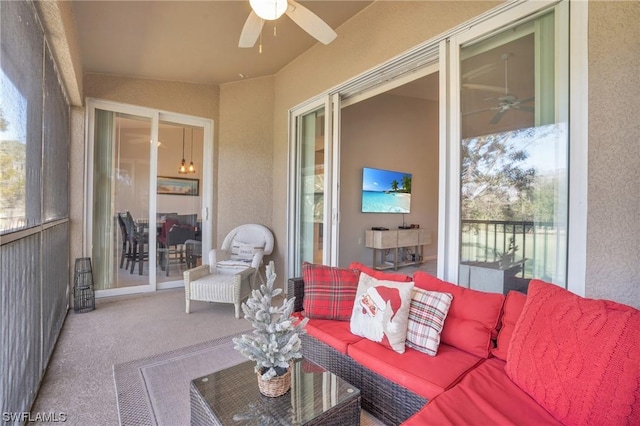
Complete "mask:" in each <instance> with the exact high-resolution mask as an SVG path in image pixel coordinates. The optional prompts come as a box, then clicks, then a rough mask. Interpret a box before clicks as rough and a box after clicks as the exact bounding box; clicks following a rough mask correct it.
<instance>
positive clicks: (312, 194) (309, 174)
mask: <svg viewBox="0 0 640 426" xmlns="http://www.w3.org/2000/svg"><path fill="white" fill-rule="evenodd" d="M325 110H326V108H325V106H324V105H322V106H319V107H316V108H315V109H313V110H312V111H308V112H304V113H301V114H299V115H298V116H296V117H295V125H296V135H297V139H298V143H297V144H296V149H295V151H294V153H293V155H294V156H295V159H296V164H297V166H296V167H295V168H294V170H295V172H294V173H295V174H294V182H295V183H294V185H295V190H294V191H295V201H294V209H293V211H292V219H293V226H294V229H293V230H292V231H293V232H292V233H291V235H293V241H292V244H291V245H290V247H291V248H292V250H293V253H292V254H293V258H292V259H293V262H292V265H291V267H292V274H291V275H290V276H300V274H301V273H302V270H301V265H302V263H303V262H310V263H324V262H325V259H326V248H325V238H324V235H325V231H326V224H327V223H326V217H325V189H326V187H325V182H326V179H325V162H326V159H327V157H326V153H325V145H326V138H325V135H326V130H325V124H326V113H325Z"/></svg>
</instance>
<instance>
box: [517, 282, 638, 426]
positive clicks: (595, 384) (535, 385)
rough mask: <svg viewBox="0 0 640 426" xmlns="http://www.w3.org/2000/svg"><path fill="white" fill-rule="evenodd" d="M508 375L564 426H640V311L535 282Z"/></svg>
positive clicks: (520, 322) (528, 299)
mask: <svg viewBox="0 0 640 426" xmlns="http://www.w3.org/2000/svg"><path fill="white" fill-rule="evenodd" d="M505 371H506V372H507V375H508V376H509V377H510V378H511V380H513V381H514V382H515V383H516V384H517V385H518V386H519V387H520V388H521V389H523V390H524V391H525V392H527V393H528V394H529V395H530V396H531V397H532V398H533V399H534V400H536V401H537V402H538V403H539V404H540V405H541V406H543V407H544V408H545V409H546V410H547V411H549V412H550V413H551V414H552V415H553V416H554V417H555V418H557V419H558V420H559V421H561V422H562V423H564V424H566V425H614V424H615V425H625V424H626V425H634V424H635V425H637V424H640V311H638V310H637V309H634V308H632V307H630V306H625V305H621V304H619V303H615V302H610V301H607V300H595V299H587V298H582V297H580V296H576V295H575V294H572V293H570V292H568V291H567V290H565V289H563V288H560V287H558V286H556V285H553V284H548V283H545V282H542V281H539V280H532V281H531V282H530V283H529V290H528V293H527V301H526V302H525V305H524V309H523V310H522V314H521V315H520V318H519V319H518V322H517V323H516V326H515V329H514V332H513V337H512V339H511V345H510V346H509V352H508V354H507V364H506V366H505Z"/></svg>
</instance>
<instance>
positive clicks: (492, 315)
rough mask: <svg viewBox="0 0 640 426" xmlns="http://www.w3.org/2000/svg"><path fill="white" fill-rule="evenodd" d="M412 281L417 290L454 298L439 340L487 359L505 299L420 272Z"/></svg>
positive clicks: (496, 334)
mask: <svg viewBox="0 0 640 426" xmlns="http://www.w3.org/2000/svg"><path fill="white" fill-rule="evenodd" d="M413 278H414V280H415V283H416V287H418V288H422V289H424V290H429V291H439V292H443V293H451V295H453V301H452V302H451V307H450V308H449V313H448V314H447V320H446V321H445V323H444V327H443V328H442V333H441V334H440V340H441V341H442V342H443V343H447V344H449V345H451V346H455V347H456V348H459V349H462V350H463V351H467V352H469V353H471V354H474V355H476V356H479V357H482V358H488V357H489V354H490V350H491V348H492V347H493V341H492V339H494V338H496V337H497V336H498V331H497V328H498V322H499V319H500V314H501V313H502V305H503V303H504V295H502V294H497V293H485V292H482V291H478V290H471V289H468V288H463V287H460V286H458V285H455V284H451V283H448V282H446V281H442V280H439V279H438V278H436V277H434V276H433V275H429V274H427V273H426V272H423V271H416V273H415V274H414V275H413Z"/></svg>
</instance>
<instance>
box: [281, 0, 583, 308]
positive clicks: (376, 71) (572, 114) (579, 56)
mask: <svg viewBox="0 0 640 426" xmlns="http://www.w3.org/2000/svg"><path fill="white" fill-rule="evenodd" d="M559 3H566V4H568V6H569V7H567V8H566V9H568V11H567V10H565V11H564V12H562V13H563V14H565V15H564V16H562V17H561V19H562V21H563V25H569V30H568V31H569V52H560V54H561V55H565V56H566V57H567V58H568V60H569V65H570V70H569V147H570V150H569V164H570V176H569V228H570V232H569V238H568V258H567V288H568V290H570V291H571V292H573V293H575V294H578V295H583V296H584V295H585V292H586V290H585V282H586V247H587V245H586V235H587V232H586V231H587V193H588V187H587V186H588V185H587V184H588V179H587V178H588V170H587V164H588V90H587V88H588V72H587V70H588V25H587V24H588V4H587V3H586V2H576V1H568V0H562V1H561V0H558V1H551V2H505V3H503V4H500V5H498V6H496V7H495V8H493V9H491V10H489V11H487V12H485V13H483V14H481V15H479V16H477V17H475V18H473V19H472V20H470V21H469V22H464V23H462V24H460V25H459V26H457V27H455V28H452V29H451V30H449V31H447V32H446V33H442V34H440V35H438V36H436V37H434V38H432V39H430V40H427V41H426V42H424V43H422V44H420V45H418V46H416V47H415V48H413V49H410V50H408V51H406V52H404V53H402V54H401V55H399V56H397V57H394V58H392V59H391V60H389V61H387V62H385V63H383V64H380V65H379V66H377V67H374V68H372V69H370V70H369V71H367V72H366V73H364V74H362V75H360V76H358V77H355V78H353V79H351V80H348V81H345V82H344V83H342V84H340V85H338V86H337V87H334V88H332V89H330V90H329V91H327V92H325V93H323V94H320V95H318V96H317V97H314V98H313V99H311V100H309V101H307V102H304V103H302V104H300V105H299V106H296V107H294V108H292V109H291V110H290V111H289V159H288V165H289V175H288V177H289V179H288V182H287V185H288V188H287V189H288V195H289V198H288V200H287V202H288V210H287V214H288V216H287V223H288V227H287V232H288V235H287V242H288V248H287V256H286V262H287V269H286V271H287V273H288V276H287V278H290V277H293V276H294V275H293V270H294V269H293V267H292V265H291V262H292V259H293V257H292V253H293V250H294V249H293V245H294V244H295V227H293V226H292V222H293V221H294V220H295V209H294V205H293V204H294V200H295V199H294V198H292V194H293V192H292V191H295V182H296V180H295V177H296V175H295V173H296V170H295V162H294V160H295V158H296V157H295V155H296V144H297V133H296V123H297V118H298V117H299V116H301V115H303V114H305V113H308V112H310V111H311V110H312V108H313V107H314V106H313V105H315V104H324V105H325V108H327V109H326V110H325V111H326V114H327V117H331V118H332V120H333V121H334V122H335V123H336V129H339V123H340V121H339V120H340V101H342V102H343V103H348V98H349V97H350V96H358V95H359V93H362V92H365V91H367V90H375V88H376V86H379V85H380V83H379V82H380V81H385V82H391V83H393V82H394V81H397V80H398V79H400V78H403V76H405V75H406V74H407V73H411V72H414V71H416V70H419V69H420V68H421V67H424V66H425V63H424V62H425V61H426V62H428V58H429V57H430V55H435V57H436V58H438V59H437V61H438V67H439V73H440V74H439V75H440V81H439V91H440V96H439V98H440V106H439V115H440V122H439V125H440V143H439V151H440V152H439V169H440V170H439V197H438V198H439V206H438V266H437V271H438V272H437V275H438V278H440V279H444V280H447V281H450V282H454V283H457V282H458V264H459V257H460V254H459V249H460V241H459V238H460V234H459V232H460V223H459V221H460V200H459V196H460V186H459V185H460V119H461V115H460V96H459V93H460V83H459V79H460V66H459V59H460V44H461V43H462V41H463V40H471V39H475V38H480V37H484V36H487V35H489V34H493V33H495V32H497V31H499V30H500V29H501V28H504V27H506V26H509V25H510V24H511V23H513V22H515V21H519V20H522V19H523V18H525V17H527V16H530V15H532V14H536V13H539V12H541V11H543V10H547V9H550V8H552V7H555V6H557V5H558V4H559ZM566 14H568V16H566ZM453 94H456V95H453ZM336 99H337V101H336ZM336 105H337V106H336ZM329 106H331V107H332V108H333V110H332V109H329ZM336 129H334V132H333V133H330V132H329V131H328V129H327V131H326V132H325V144H327V145H328V146H333V147H334V151H335V153H334V155H335V156H338V155H339V151H340V150H339V144H340V142H339V130H338V131H336ZM330 137H333V140H332V141H330V140H329V139H328V138H330ZM337 158H338V159H337V160H336V161H337V163H336V164H339V157H337ZM333 173H334V174H333V176H334V177H335V179H334V181H333V182H332V188H335V194H334V195H332V200H333V198H335V197H336V196H338V190H339V178H338V177H339V174H338V173H339V168H338V167H336V170H334V171H333ZM325 188H326V186H325ZM326 204H327V205H325V217H326V215H327V211H326V209H327V208H328V204H329V203H326ZM337 212H339V209H338V210H336V214H335V221H333V222H332V225H334V226H336V228H337V229H339V226H338V224H339V221H338V219H339V215H338V214H337ZM330 217H331V216H330ZM337 232H338V231H336V235H337ZM334 244H336V245H337V239H336V240H334ZM332 250H334V252H335V255H336V257H335V259H333V260H332V261H333V263H332V265H336V264H337V252H338V247H337V246H336V247H335V248H332ZM325 263H327V264H328V262H325Z"/></svg>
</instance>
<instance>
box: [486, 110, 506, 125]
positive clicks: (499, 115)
mask: <svg viewBox="0 0 640 426" xmlns="http://www.w3.org/2000/svg"><path fill="white" fill-rule="evenodd" d="M505 112H507V110H506V109H503V110H500V111H498V112H497V113H496V115H494V116H493V118H492V119H491V121H490V122H489V123H491V124H498V121H500V119H501V118H502V116H503V115H504V113H505Z"/></svg>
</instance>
